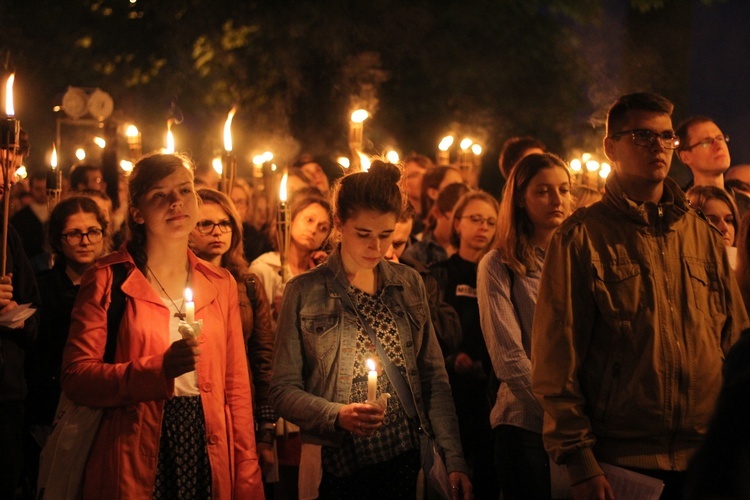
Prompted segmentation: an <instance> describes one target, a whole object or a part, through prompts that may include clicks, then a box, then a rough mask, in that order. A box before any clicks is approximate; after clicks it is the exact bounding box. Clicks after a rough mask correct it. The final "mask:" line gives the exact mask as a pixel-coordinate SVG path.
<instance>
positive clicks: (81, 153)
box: [76, 148, 86, 161]
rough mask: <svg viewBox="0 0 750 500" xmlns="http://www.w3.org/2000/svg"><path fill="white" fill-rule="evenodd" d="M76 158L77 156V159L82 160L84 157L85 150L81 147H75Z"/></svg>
mask: <svg viewBox="0 0 750 500" xmlns="http://www.w3.org/2000/svg"><path fill="white" fill-rule="evenodd" d="M76 158H78V161H83V160H85V159H86V151H85V150H84V149H83V148H78V149H76Z"/></svg>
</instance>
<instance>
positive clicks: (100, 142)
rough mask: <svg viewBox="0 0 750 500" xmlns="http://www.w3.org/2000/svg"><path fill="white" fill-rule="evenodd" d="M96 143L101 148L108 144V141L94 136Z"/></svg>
mask: <svg viewBox="0 0 750 500" xmlns="http://www.w3.org/2000/svg"><path fill="white" fill-rule="evenodd" d="M94 144H96V145H97V146H99V147H100V148H102V149H104V146H106V145H107V141H105V140H104V139H102V138H101V137H94Z"/></svg>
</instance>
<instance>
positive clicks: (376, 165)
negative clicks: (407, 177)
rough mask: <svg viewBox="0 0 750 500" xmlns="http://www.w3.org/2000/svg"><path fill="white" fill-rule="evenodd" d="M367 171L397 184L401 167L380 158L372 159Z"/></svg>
mask: <svg viewBox="0 0 750 500" xmlns="http://www.w3.org/2000/svg"><path fill="white" fill-rule="evenodd" d="M367 172H368V173H369V174H370V175H373V176H377V177H379V178H382V179H383V180H387V181H389V182H391V183H392V184H398V181H399V179H401V169H400V168H398V166H396V165H394V164H393V163H385V162H384V161H381V160H374V161H373V162H372V164H371V165H370V169H369V170H368V171H367Z"/></svg>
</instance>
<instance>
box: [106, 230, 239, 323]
mask: <svg viewBox="0 0 750 500" xmlns="http://www.w3.org/2000/svg"><path fill="white" fill-rule="evenodd" d="M187 252H188V265H189V266H190V287H191V289H192V290H193V301H194V302H195V310H196V311H199V310H200V309H201V308H202V307H204V306H206V305H208V304H210V303H211V302H213V301H214V300H215V299H216V297H217V296H218V295H219V291H218V289H217V288H216V285H214V284H213V281H218V280H220V279H222V278H224V277H225V276H224V274H222V272H221V270H220V269H219V268H217V267H215V266H214V265H212V264H209V263H208V262H206V261H204V260H201V259H199V258H198V257H196V256H195V254H194V253H193V252H192V251H190V250H188V251H187ZM119 263H124V264H125V266H126V267H127V268H128V276H127V277H126V278H125V281H124V282H123V283H122V291H123V292H124V293H125V295H128V296H130V297H136V298H138V299H141V300H146V301H149V302H154V303H156V304H160V305H164V301H162V299H161V297H160V296H159V294H158V293H157V292H156V291H155V290H154V288H153V287H152V286H151V283H149V281H148V278H146V276H144V275H143V273H142V272H141V271H140V270H139V269H138V268H136V266H135V262H134V261H133V257H132V256H131V255H130V253H129V252H128V251H127V249H126V248H125V245H124V244H123V245H122V246H121V247H120V249H119V250H118V251H116V252H113V253H111V254H109V255H107V256H105V257H102V258H101V259H99V260H97V261H96V264H95V268H96V269H101V268H104V267H108V266H111V265H113V264H119ZM165 307H166V306H165Z"/></svg>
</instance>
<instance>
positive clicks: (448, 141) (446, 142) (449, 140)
mask: <svg viewBox="0 0 750 500" xmlns="http://www.w3.org/2000/svg"><path fill="white" fill-rule="evenodd" d="M453 140H454V139H453V136H452V135H446V136H445V137H443V138H442V140H441V141H440V144H438V149H439V150H440V151H448V149H450V147H451V146H453Z"/></svg>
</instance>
